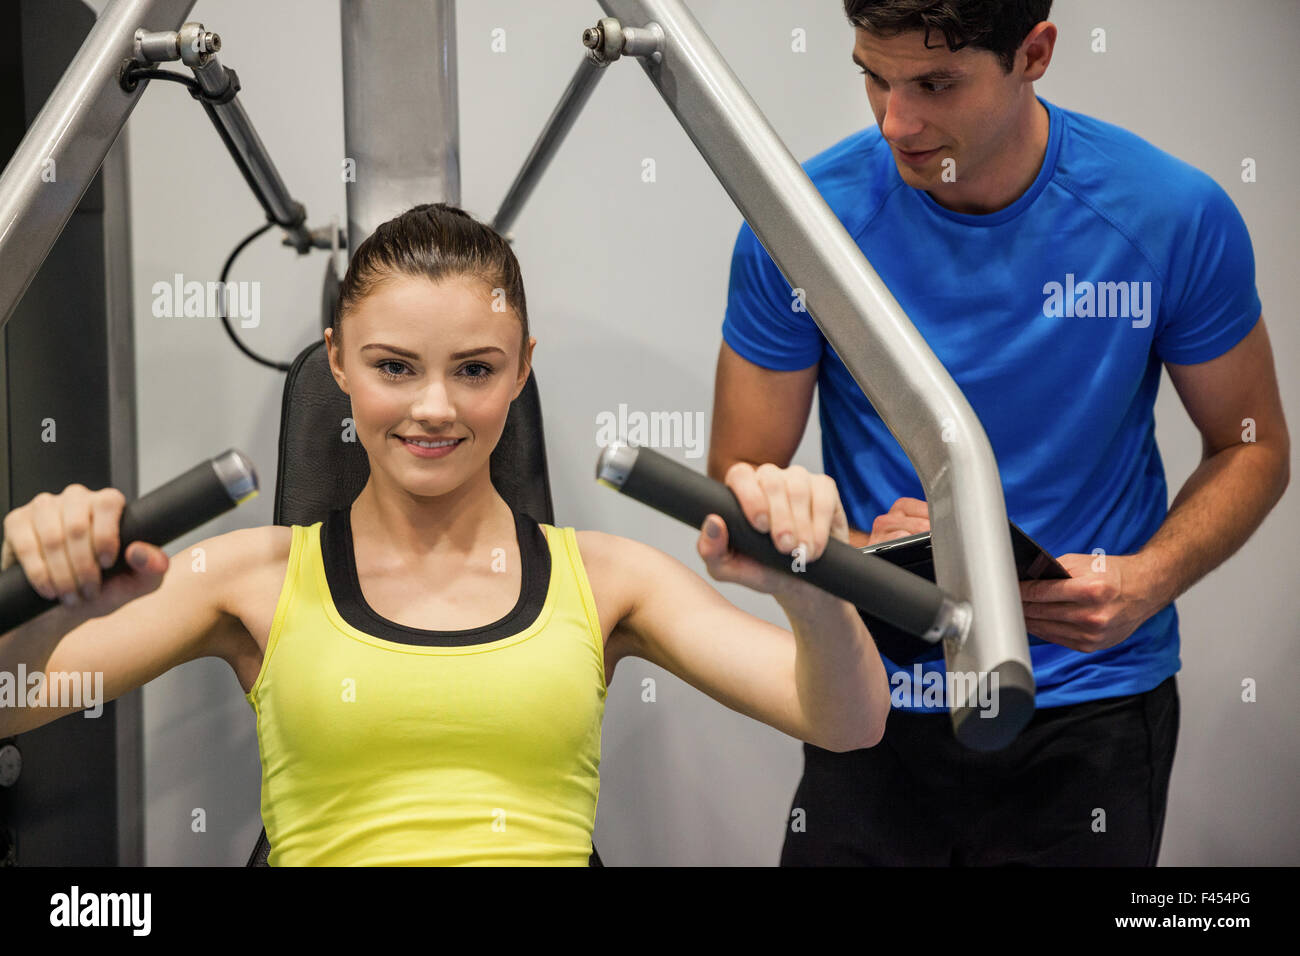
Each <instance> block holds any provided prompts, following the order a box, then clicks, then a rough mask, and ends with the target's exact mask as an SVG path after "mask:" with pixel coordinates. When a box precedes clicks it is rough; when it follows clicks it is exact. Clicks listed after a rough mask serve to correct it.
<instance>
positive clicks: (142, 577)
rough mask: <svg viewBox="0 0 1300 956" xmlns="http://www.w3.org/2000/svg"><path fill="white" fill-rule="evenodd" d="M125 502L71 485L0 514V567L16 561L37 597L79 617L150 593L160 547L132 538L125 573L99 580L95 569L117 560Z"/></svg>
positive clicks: (161, 565)
mask: <svg viewBox="0 0 1300 956" xmlns="http://www.w3.org/2000/svg"><path fill="white" fill-rule="evenodd" d="M125 507H126V496H125V495H123V494H122V492H120V491H118V490H117V489H116V488H104V489H101V490H100V491H91V490H89V489H88V488H86V486H85V485H80V484H72V485H68V487H66V488H65V489H63V491H62V492H60V493H59V494H58V495H52V494H50V493H49V492H46V491H43V492H41V493H40V494H39V495H37V496H36V497H35V498H33V499H32V500H31V501H30V502H29V503H28V504H25V505H23V506H22V507H21V508H15V509H14V510H13V511H11V512H9V514H7V515H5V519H4V547H3V549H0V571H3V570H5V569H6V568H8V567H9V566H10V565H12V564H14V563H15V561H16V562H17V563H18V564H20V565H22V569H23V573H24V574H25V575H26V576H27V580H28V581H29V582H30V583H31V585H32V587H33V588H35V589H36V591H37V592H38V593H39V594H40V595H41V596H42V597H44V598H47V599H49V600H56V599H57V600H62V601H63V603H64V604H65V605H66V606H68V607H69V608H74V609H75V611H76V612H77V613H78V614H79V615H81V616H83V617H85V618H92V617H102V616H103V615H106V614H111V613H112V612H113V611H115V610H117V609H118V608H119V607H121V606H122V605H123V604H125V603H127V602H128V601H131V600H134V599H135V598H137V597H141V596H143V595H145V594H148V593H149V592H151V591H153V590H155V589H156V588H157V587H158V586H159V585H160V584H161V583H162V580H163V575H164V574H165V572H166V571H167V565H168V564H169V561H168V558H167V553H166V552H165V551H163V550H162V549H161V548H159V547H157V546H156V545H152V544H148V543H146V542H144V541H135V542H132V543H131V544H130V547H128V548H127V552H126V556H127V560H128V562H129V563H130V565H131V568H132V570H131V571H130V573H125V574H115V575H114V576H113V577H111V578H110V579H109V580H108V581H107V582H106V583H105V582H103V581H102V569H104V568H109V567H112V565H113V564H114V562H116V560H117V555H118V549H119V547H120V545H121V542H120V540H119V536H118V531H119V529H120V527H121V523H122V510H123V509H124V508H125Z"/></svg>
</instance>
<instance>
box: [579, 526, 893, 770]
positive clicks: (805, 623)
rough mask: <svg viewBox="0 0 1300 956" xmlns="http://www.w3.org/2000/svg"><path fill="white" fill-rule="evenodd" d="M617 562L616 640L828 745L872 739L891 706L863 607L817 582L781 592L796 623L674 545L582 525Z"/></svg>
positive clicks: (852, 745)
mask: <svg viewBox="0 0 1300 956" xmlns="http://www.w3.org/2000/svg"><path fill="white" fill-rule="evenodd" d="M582 534H583V536H584V537H586V538H588V539H591V540H592V541H593V543H598V546H599V551H598V552H597V553H598V554H599V555H600V560H602V561H606V562H609V565H610V567H611V568H617V569H619V573H618V574H617V575H614V574H610V575H606V577H607V578H609V579H613V578H615V577H617V578H618V580H619V581H620V587H621V589H622V590H623V592H624V593H623V595H622V596H621V597H620V601H622V602H623V604H622V606H623V608H624V611H623V615H622V617H621V619H620V621H619V623H618V624H617V625H616V627H615V629H614V631H613V633H612V634H611V635H610V645H611V646H612V647H617V648H618V649H619V653H620V654H622V655H628V654H630V655H633V656H636V657H640V658H643V659H645V660H648V661H650V662H651V663H654V664H658V665H659V666H660V667H662V668H664V669H665V670H667V671H669V672H670V673H672V674H674V675H676V676H677V677H679V678H681V679H682V680H684V681H686V682H687V683H688V684H690V685H692V686H693V687H696V688H698V689H699V690H701V691H703V692H704V693H706V694H708V695H709V696H710V697H712V698H713V699H714V700H716V701H718V702H719V703H721V704H724V705H725V706H727V707H729V708H731V709H732V710H735V711H737V712H739V713H742V714H745V715H746V716H748V717H752V718H753V719H754V720H758V721H762V722H763V723H765V724H767V725H769V726H771V727H775V728H776V729H777V730H780V731H781V732H782V733H786V734H789V735H790V736H791V737H795V738H797V739H799V740H805V741H807V742H809V743H811V744H814V745H815V746H818V747H821V748H823V749H825V750H831V751H835V752H842V751H846V750H856V749H859V748H863V747H872V746H875V744H877V743H878V742H879V741H880V738H881V736H882V735H883V733H884V726H885V719H886V717H887V716H888V713H889V688H888V682H887V678H886V675H885V670H884V665H883V664H882V663H881V661H880V656H879V654H878V653H877V652H876V648H875V644H874V642H873V641H872V639H871V636H870V634H869V633H868V631H867V629H866V627H865V625H863V623H862V620H861V618H860V617H859V616H858V614H857V611H856V610H854V609H853V608H852V607H851V606H850V605H849V604H848V603H847V602H844V601H841V600H838V599H837V598H833V597H831V596H830V595H827V594H824V593H823V592H820V591H816V590H815V589H813V588H812V587H811V586H807V585H800V588H799V589H797V590H792V591H791V592H789V593H788V594H782V595H781V596H778V598H777V599H778V601H779V602H781V604H782V607H783V609H784V610H785V611H786V614H787V616H788V617H789V618H790V620H791V622H792V625H793V632H791V631H787V630H785V629H783V628H780V627H777V626H775V625H773V624H770V623H768V622H767V621H764V620H762V619H761V618H757V617H754V616H753V615H752V614H748V613H746V612H745V611H742V610H741V609H740V608H738V607H736V606H735V605H734V604H732V603H731V602H730V601H728V600H727V599H726V598H725V597H723V596H722V595H721V594H720V593H718V591H717V590H716V589H715V588H714V587H713V586H712V585H711V584H710V583H709V582H708V581H706V580H705V579H704V578H702V577H701V576H700V575H698V574H696V573H695V572H694V571H692V570H691V569H690V568H688V567H686V565H684V564H682V563H681V562H680V561H678V560H677V559H676V558H674V557H672V556H671V555H667V554H664V553H663V552H662V551H659V550H657V549H655V548H652V547H650V546H649V545H646V544H642V543H641V542H639V541H634V540H632V539H629V538H621V537H618V536H615V535H608V534H603V533H601V532H598V531H583V532H582Z"/></svg>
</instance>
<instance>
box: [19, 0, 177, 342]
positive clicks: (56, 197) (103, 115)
mask: <svg viewBox="0 0 1300 956" xmlns="http://www.w3.org/2000/svg"><path fill="white" fill-rule="evenodd" d="M193 6H194V0H114V2H113V3H111V4H109V6H108V7H107V8H106V9H105V10H104V12H103V13H102V14H101V15H100V17H99V19H98V20H97V21H96V23H95V26H94V28H93V29H92V30H91V31H90V33H89V35H88V36H87V37H86V40H85V42H84V43H82V45H81V48H80V49H79V50H78V51H77V55H76V57H75V58H74V59H73V61H72V63H71V64H70V65H69V66H68V69H67V71H66V72H65V73H64V74H63V78H62V79H61V80H59V85H58V86H56V87H55V88H54V92H53V93H52V94H50V98H49V99H48V100H47V101H46V103H45V106H44V107H43V108H42V109H41V112H40V114H39V115H37V117H36V121H35V122H34V123H32V125H31V127H30V129H28V131H27V134H26V135H25V136H24V137H23V140H22V142H21V143H20V144H19V145H18V149H17V150H15V151H14V155H13V157H12V158H11V159H10V160H9V164H8V165H7V166H5V169H4V174H3V175H0V262H2V263H4V268H3V269H0V327H2V326H3V325H4V324H5V323H6V322H8V321H9V316H10V315H12V314H13V310H14V307H15V306H16V305H17V304H18V302H19V300H20V299H22V297H23V293H24V292H26V291H27V287H28V286H29V285H31V282H32V278H33V277H34V276H35V275H36V273H37V272H38V271H39V270H40V267H41V263H43V262H44V261H45V257H46V256H47V255H49V253H50V249H52V248H53V247H54V242H55V240H56V239H58V238H59V234H60V233H61V232H62V231H63V227H64V226H66V225H67V223H68V219H69V217H71V215H72V212H73V210H74V209H76V208H77V204H78V203H79V202H81V197H82V196H83V195H85V192H86V190H87V189H88V188H89V187H90V183H91V181H92V180H93V179H94V178H95V173H96V172H97V171H98V170H99V167H100V165H101V164H102V163H103V162H104V158H105V157H106V156H107V155H108V151H109V149H110V148H111V147H112V145H113V143H114V141H115V140H116V139H117V137H118V134H119V133H120V132H121V131H122V127H123V125H124V124H125V123H126V121H127V118H128V117H129V116H130V115H131V110H133V109H134V108H135V104H136V103H137V102H138V101H139V99H140V96H141V95H142V94H143V92H144V90H145V88H146V87H147V85H148V84H147V83H142V84H141V85H139V86H137V87H136V89H135V90H134V91H133V92H130V93H127V92H125V91H123V89H122V88H121V86H120V85H119V77H118V73H119V70H120V69H121V66H122V64H123V63H124V62H125V61H126V60H129V59H131V56H132V53H133V52H134V48H135V31H136V29H137V28H139V27H148V28H150V29H155V30H178V29H180V26H181V24H183V23H184V22H185V18H186V17H187V16H188V15H189V12H190V9H191V8H192V7H193Z"/></svg>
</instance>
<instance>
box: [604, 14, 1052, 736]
mask: <svg viewBox="0 0 1300 956" xmlns="http://www.w3.org/2000/svg"><path fill="white" fill-rule="evenodd" d="M600 5H601V7H602V8H604V10H605V12H606V14H607V15H608V16H610V17H616V18H618V19H619V20H620V22H621V24H622V27H623V28H624V30H625V31H626V30H627V29H628V28H633V29H636V28H649V30H650V32H653V29H654V28H653V26H652V24H657V25H658V27H659V28H661V29H662V30H663V33H664V36H663V40H662V43H661V44H660V45H659V46H660V53H661V54H662V55H656V56H642V57H640V58H639V62H640V64H641V67H642V69H643V70H645V73H646V75H647V76H648V77H649V78H650V81H651V82H652V83H654V85H655V86H656V87H657V88H658V89H659V92H660V93H661V95H662V96H663V98H664V102H665V103H667V104H668V107H669V109H671V110H672V112H673V114H674V115H675V116H676V117H677V120H678V122H679V123H681V125H682V128H683V129H684V130H685V131H686V133H687V135H689V136H690V138H691V140H692V141H693V142H694V143H695V145H696V147H697V148H698V149H699V151H700V154H701V155H702V156H703V157H704V159H705V161H706V162H707V163H708V164H709V166H710V168H711V169H712V170H713V172H714V174H715V175H716V176H717V177H718V181H719V182H720V183H721V184H722V185H723V187H724V188H725V189H726V190H727V192H728V194H730V196H731V198H732V199H733V200H734V201H735V203H736V206H737V207H738V208H739V209H740V212H741V215H743V216H744V217H745V219H746V221H748V222H749V224H750V226H751V227H752V228H753V230H754V232H755V234H756V235H757V236H758V238H759V240H760V241H761V242H762V243H763V246H764V248H766V249H767V251H768V253H769V254H770V255H771V256H772V259H773V261H774V262H775V263H776V264H777V266H778V267H779V268H780V270H781V272H782V274H783V275H784V276H785V277H786V279H787V281H789V282H790V285H791V287H792V288H800V289H803V290H805V298H806V303H807V306H808V309H809V313H810V314H811V315H812V316H813V318H814V320H815V321H816V322H817V325H818V326H819V327H820V328H821V330H822V333H823V334H824V335H825V336H826V338H827V340H828V341H829V342H830V344H831V346H832V347H833V348H834V349H835V352H836V354H837V355H838V356H839V357H840V359H841V360H842V361H843V362H844V364H845V366H846V367H847V368H848V370H849V372H850V373H851V374H852V375H853V378H854V380H855V381H856V382H857V383H858V385H859V386H860V387H861V388H862V390H863V392H864V393H865V394H866V396H867V398H868V399H869V400H870V401H871V404H872V406H873V407H874V408H875V409H876V411H877V412H878V413H879V414H880V417H881V419H882V420H883V421H884V422H885V424H886V425H887V426H888V427H889V430H890V431H891V432H892V433H893V434H894V437H895V438H897V439H898V441H899V443H900V444H901V445H902V447H903V449H904V450H905V451H906V452H907V455H908V457H909V458H910V459H911V461H912V464H913V465H914V466H915V468H916V471H917V474H918V475H919V476H920V478H921V482H922V484H923V486H924V488H925V492H926V498H927V500H928V501H929V505H930V524H931V527H932V529H933V534H934V563H935V573H936V578H937V581H938V584H939V586H940V587H942V588H943V589H944V590H945V591H947V592H948V593H949V594H950V595H953V596H954V597H956V598H961V599H965V600H967V601H969V602H970V605H971V608H972V612H973V614H972V623H971V628H970V631H969V633H968V635H967V637H966V639H965V640H964V641H963V640H959V639H956V638H954V639H949V640H945V641H944V656H945V659H946V663H947V668H948V670H949V671H950V672H957V673H959V674H964V675H969V674H974V675H981V674H982V675H985V679H986V680H989V682H990V684H989V686H990V687H993V686H996V691H997V707H998V710H997V715H996V716H995V717H989V716H987V714H985V715H984V716H981V715H980V712H979V711H980V707H979V701H978V699H977V697H976V695H975V694H974V693H971V692H970V688H969V687H967V686H964V685H963V684H962V683H960V682H954V689H955V691H956V693H955V694H954V700H953V701H952V702H951V703H952V715H951V716H952V721H953V728H954V731H955V733H956V736H957V738H958V739H959V740H961V741H962V742H963V743H964V744H965V745H966V746H968V747H971V748H973V749H980V750H990V749H999V748H1001V747H1004V746H1006V745H1007V744H1008V743H1010V741H1011V740H1012V739H1014V737H1015V735H1016V734H1017V733H1019V731H1020V730H1021V729H1022V728H1023V727H1024V725H1025V724H1026V723H1027V722H1028V721H1029V718H1030V717H1031V716H1032V714H1033V707H1034V676H1033V667H1032V664H1031V662H1030V657H1029V645H1028V640H1027V638H1026V634H1025V623H1024V616H1023V613H1022V611H1021V606H1020V591H1019V587H1018V584H1017V580H1016V567H1015V562H1014V559H1013V555H1012V551H1011V539H1010V536H1009V535H1008V534H1007V514H1006V504H1005V501H1004V499H1003V496H1002V484H1001V481H1000V479H999V477H998V468H997V462H996V460H995V459H994V457H993V449H992V447H991V446H990V445H989V441H988V437H987V435H985V433H984V429H983V426H982V425H981V424H980V422H979V419H978V418H977V417H976V416H975V413H974V411H973V410H972V409H971V407H970V404H969V403H968V402H967V401H966V398H965V396H964V395H962V393H961V390H960V389H959V388H958V387H957V385H956V383H955V382H954V381H953V380H952V377H951V376H950V375H949V374H948V372H947V370H946V369H945V368H944V367H943V365H942V364H941V363H940V362H939V360H938V359H937V358H935V356H934V353H933V352H931V351H930V348H929V346H927V345H926V343H925V340H924V339H922V338H921V335H920V334H919V333H918V332H917V331H916V328H915V327H914V326H913V325H912V323H911V322H910V321H909V320H908V318H907V316H906V314H905V313H904V312H903V310H902V308H901V307H900V306H899V304H898V302H897V300H895V299H894V297H893V295H892V294H891V293H890V291H889V289H888V288H887V287H886V286H885V284H884V283H883V282H882V281H881V280H880V277H879V276H878V275H877V274H876V272H875V270H874V269H872V267H871V264H870V263H868V262H867V260H866V258H865V257H864V256H863V254H862V250H861V249H859V248H858V246H857V244H856V243H855V242H854V241H853V239H852V238H851V237H850V236H849V234H848V233H847V232H846V231H845V229H844V227H843V225H841V223H840V221H839V220H838V219H837V218H836V217H835V214H834V213H833V212H831V209H830V207H829V206H827V205H826V202H825V200H823V199H822V197H821V195H820V194H819V193H818V192H817V190H816V188H815V187H814V186H813V184H812V183H811V182H810V181H809V179H808V177H807V176H806V175H805V174H804V172H803V170H802V169H801V168H800V167H799V164H798V163H797V162H796V161H795V159H794V157H793V156H792V155H791V154H790V151H789V150H788V149H786V147H785V145H784V144H783V143H782V142H781V140H780V138H779V137H778V136H777V135H776V133H775V131H774V130H773V129H772V127H771V126H770V125H769V124H768V122H767V120H766V119H765V118H764V116H763V114H762V113H761V112H760V111H759V109H758V106H757V105H756V104H755V103H754V101H753V100H752V99H751V98H750V96H749V95H748V93H746V91H745V89H744V87H742V86H741V84H740V81H739V80H738V79H737V78H736V76H735V74H734V73H732V72H731V69H730V68H729V67H728V66H727V64H726V62H725V61H724V60H723V59H722V56H721V55H720V54H719V53H718V51H717V49H716V48H715V47H714V46H713V44H712V42H710V40H709V38H708V36H707V35H706V34H705V33H704V31H703V29H702V28H701V27H700V25H699V23H698V22H697V21H696V20H695V18H694V17H693V16H692V15H691V13H690V12H689V11H688V10H687V9H686V7H685V5H684V4H683V3H681V2H680V0H600ZM648 36H649V33H647V34H645V35H643V37H642V39H643V40H644V39H645V38H646V37H648ZM992 675H996V680H997V684H996V685H992ZM990 712H991V711H990Z"/></svg>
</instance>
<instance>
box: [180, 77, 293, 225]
mask: <svg viewBox="0 0 1300 956" xmlns="http://www.w3.org/2000/svg"><path fill="white" fill-rule="evenodd" d="M193 70H194V76H195V78H196V79H197V80H198V82H199V85H200V86H202V87H203V89H204V91H205V92H206V93H208V94H210V95H213V96H222V95H224V94H225V93H226V91H227V90H228V89H229V88H230V83H231V80H230V73H229V71H227V70H226V69H225V68H224V67H222V66H221V64H220V63H219V62H218V61H217V58H216V57H215V56H213V57H210V58H209V59H208V60H207V61H206V62H205V63H204V64H203V65H201V66H195V67H193ZM203 107H204V109H205V110H206V112H207V114H208V117H209V118H210V119H211V120H212V123H213V125H214V126H216V127H217V132H218V133H219V134H220V136H221V139H222V141H223V142H225V143H226V145H227V147H228V148H229V150H230V154H231V156H233V157H234V160H235V164H236V165H237V166H239V169H240V171H241V172H242V173H243V174H244V178H245V180H247V182H248V185H249V187H250V188H251V189H252V190H253V194H254V195H255V196H256V197H257V199H258V201H259V202H260V203H261V204H262V208H263V209H264V210H266V214H267V216H268V217H270V218H271V219H273V220H275V222H276V224H277V225H279V226H281V227H283V228H285V229H288V230H289V231H290V232H293V233H296V234H297V238H298V239H299V241H300V242H301V243H302V245H303V248H304V249H306V248H309V247H310V245H311V240H310V237H309V236H307V230H306V228H305V227H304V226H303V220H305V219H306V217H307V211H306V209H304V208H303V206H302V203H299V202H297V201H296V200H295V199H294V198H293V197H292V196H291V195H289V189H288V187H287V186H285V184H284V180H283V179H281V178H280V171H279V170H278V169H276V168H275V162H274V161H273V160H272V159H271V154H270V153H268V152H267V150H266V146H265V145H263V143H262V137H260V136H258V135H257V130H256V128H254V126H253V123H252V121H251V120H250V119H249V118H248V113H246V112H245V111H244V104H243V103H242V102H241V101H240V99H239V96H238V95H236V96H235V97H234V98H233V99H231V100H230V101H228V102H225V103H212V102H209V101H208V100H204V101H203Z"/></svg>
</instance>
